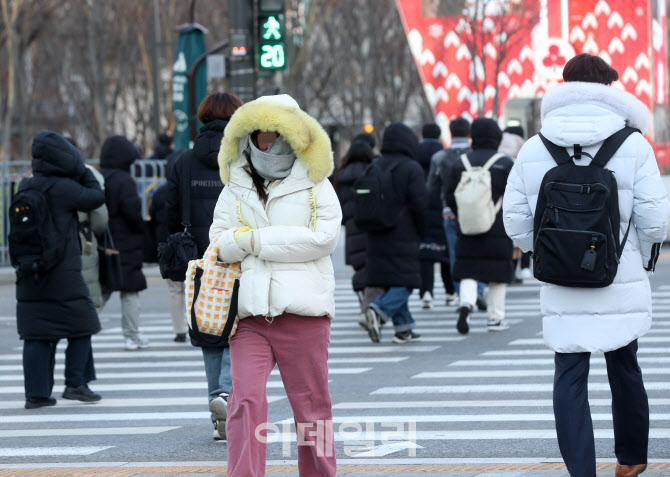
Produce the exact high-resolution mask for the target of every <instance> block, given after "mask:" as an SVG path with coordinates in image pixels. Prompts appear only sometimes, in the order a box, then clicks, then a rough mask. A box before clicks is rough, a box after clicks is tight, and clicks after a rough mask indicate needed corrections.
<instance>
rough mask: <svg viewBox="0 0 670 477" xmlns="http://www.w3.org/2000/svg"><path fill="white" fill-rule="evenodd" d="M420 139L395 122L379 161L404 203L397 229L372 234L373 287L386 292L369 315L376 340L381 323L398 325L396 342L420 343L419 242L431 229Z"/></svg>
mask: <svg viewBox="0 0 670 477" xmlns="http://www.w3.org/2000/svg"><path fill="white" fill-rule="evenodd" d="M418 145H419V140H418V138H417V136H416V134H415V133H414V131H412V130H411V129H410V128H408V127H407V126H405V125H404V124H402V123H393V124H391V125H389V126H388V127H387V128H386V130H385V131H384V138H383V140H382V148H381V153H382V157H381V158H380V159H377V161H376V162H375V164H379V166H380V167H381V168H382V169H389V168H391V167H393V169H392V170H391V177H392V179H391V180H392V184H393V189H394V193H395V199H396V201H398V203H399V204H401V207H400V209H399V213H398V216H397V219H396V223H395V225H394V226H393V227H392V228H390V229H388V230H383V231H380V232H368V233H367V255H368V261H367V266H366V269H367V273H366V275H367V285H368V286H370V287H382V288H384V289H386V293H384V294H383V295H381V296H379V297H378V298H377V299H376V300H375V301H373V302H372V303H371V304H370V306H369V307H368V310H367V312H366V318H367V324H368V327H367V329H368V334H369V335H370V339H371V340H372V341H373V342H379V340H380V338H381V332H380V328H381V324H382V322H386V321H388V320H392V321H393V327H394V329H395V336H394V338H393V341H394V342H395V343H399V344H400V343H409V342H410V341H417V340H418V339H419V335H418V334H417V333H414V332H413V331H412V328H413V327H414V318H413V317H412V314H411V313H410V311H409V308H408V300H409V297H410V295H411V293H412V289H414V288H419V287H420V286H421V266H420V263H419V240H420V237H421V234H422V233H423V231H424V230H425V225H426V220H425V213H426V207H427V206H428V192H427V191H426V181H425V178H424V175H423V169H422V168H421V166H420V165H419V164H418V163H417V162H416V161H415V160H414V157H415V155H416V150H417V147H418Z"/></svg>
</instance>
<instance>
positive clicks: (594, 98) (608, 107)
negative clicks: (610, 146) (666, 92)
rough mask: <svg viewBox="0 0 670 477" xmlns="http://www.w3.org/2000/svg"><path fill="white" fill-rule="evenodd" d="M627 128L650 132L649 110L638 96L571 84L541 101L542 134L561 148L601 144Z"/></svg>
mask: <svg viewBox="0 0 670 477" xmlns="http://www.w3.org/2000/svg"><path fill="white" fill-rule="evenodd" d="M624 126H630V127H634V128H637V129H639V130H640V131H642V133H643V134H644V133H645V132H646V131H647V129H649V109H648V108H647V107H646V106H645V105H644V104H643V103H642V102H641V101H639V100H638V99H637V98H635V96H633V95H632V94H630V93H627V92H626V91H622V90H619V89H617V88H614V87H612V86H605V85H603V84H598V83H583V82H578V81H574V82H568V83H562V84H559V85H557V86H554V87H553V88H551V89H550V90H549V91H547V93H546V94H545V96H544V98H543V99H542V134H543V135H544V136H545V137H546V138H547V139H549V140H550V141H552V142H554V143H556V144H558V145H559V146H564V147H566V146H573V145H574V144H581V145H583V146H590V145H593V144H597V143H599V142H602V141H603V140H605V139H606V138H607V137H609V136H611V135H612V134H614V133H615V132H617V131H618V130H619V129H621V128H623V127H624Z"/></svg>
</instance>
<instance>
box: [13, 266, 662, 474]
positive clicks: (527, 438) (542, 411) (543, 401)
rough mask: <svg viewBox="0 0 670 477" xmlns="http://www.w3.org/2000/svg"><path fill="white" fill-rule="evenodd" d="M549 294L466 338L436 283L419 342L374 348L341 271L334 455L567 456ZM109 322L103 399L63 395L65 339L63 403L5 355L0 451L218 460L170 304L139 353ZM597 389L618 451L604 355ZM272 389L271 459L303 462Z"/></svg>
mask: <svg viewBox="0 0 670 477" xmlns="http://www.w3.org/2000/svg"><path fill="white" fill-rule="evenodd" d="M436 283H439V280H438V281H437V282H436ZM539 290H540V286H539V284H538V283H537V282H535V281H530V282H527V283H525V284H523V285H519V286H514V287H510V288H509V293H508V296H507V306H506V313H507V316H506V320H507V321H508V322H509V323H510V325H511V327H512V328H513V329H516V330H520V329H523V330H524V333H523V334H512V333H511V332H499V333H490V332H488V331H487V327H486V314H485V313H481V312H478V313H474V314H473V319H472V323H471V330H470V333H469V334H468V335H467V336H462V335H459V334H458V333H457V331H456V308H455V307H453V306H447V305H446V303H445V299H446V295H445V294H444V291H440V290H436V292H435V297H434V308H433V309H431V310H424V309H422V308H421V302H420V300H419V297H418V294H417V293H414V294H413V295H412V297H411V301H410V309H411V311H412V313H413V315H414V317H415V319H416V322H417V325H416V331H417V332H419V333H420V334H421V335H422V338H421V341H419V342H417V343H408V344H402V345H398V344H393V343H392V341H391V340H392V337H393V331H392V326H391V324H390V323H389V324H387V325H385V327H384V328H383V331H382V340H381V343H379V344H376V343H372V342H371V341H370V339H369V338H368V336H367V332H365V331H364V330H363V329H362V328H360V326H359V325H358V324H357V321H358V318H359V316H358V315H359V304H358V298H357V297H356V295H355V294H354V293H353V291H352V290H351V283H350V280H349V278H348V277H346V276H345V277H342V278H338V280H337V284H336V292H335V294H336V310H337V312H336V319H335V320H333V322H332V324H331V344H330V347H329V357H330V359H329V373H330V378H329V379H330V386H331V394H332V398H333V413H334V429H335V443H336V453H337V456H338V458H339V459H353V460H356V459H358V460H361V461H364V460H365V459H371V458H374V459H382V460H383V459H384V458H389V459H390V458H394V459H395V460H396V461H397V462H400V461H402V459H405V458H406V459H407V463H412V462H415V461H414V460H413V459H420V458H426V459H428V458H438V457H439V458H443V457H461V458H464V459H465V460H467V459H466V458H467V457H472V458H475V457H477V458H479V457H487V455H485V453H482V452H480V451H475V450H473V449H478V447H476V444H477V442H480V441H481V442H482V443H485V442H491V441H493V440H495V441H496V442H497V447H498V453H497V454H496V452H494V451H491V452H492V453H491V457H494V456H496V455H505V456H506V457H509V458H514V457H519V458H521V457H526V456H528V452H527V448H528V447H529V446H530V447H531V448H537V449H540V447H534V446H537V445H538V443H542V445H543V446H544V447H542V448H543V449H546V448H547V446H549V448H550V449H553V452H554V454H553V455H550V454H546V453H545V454H543V455H544V456H545V457H546V456H547V455H548V456H549V457H554V458H557V457H560V454H559V453H558V449H557V446H556V445H555V443H554V441H555V437H556V436H555V431H554V422H553V419H554V418H553V410H552V385H553V354H552V352H551V351H550V350H549V349H548V348H546V346H545V345H544V342H543V340H542V337H541V334H538V332H540V330H541V320H540V310H539ZM653 298H654V311H655V318H654V325H653V327H652V329H651V331H650V333H648V334H647V335H646V336H645V337H644V338H642V339H641V340H640V351H639V362H640V366H641V367H642V371H643V375H644V377H645V384H646V386H647V392H648V394H649V403H650V410H651V421H652V429H651V432H650V455H651V456H653V455H654V454H653V452H654V449H668V448H670V399H669V398H668V396H670V394H669V393H668V390H670V370H669V369H668V364H670V347H669V346H668V343H669V342H670V287H667V286H666V287H660V288H657V289H655V291H654V294H653ZM103 318H104V319H106V320H107V321H108V322H110V323H111V326H108V327H107V328H106V329H104V330H103V331H102V332H101V333H100V334H99V335H97V336H95V337H94V339H93V348H94V358H95V364H96V371H97V378H98V379H97V380H96V381H94V382H92V383H91V388H92V389H93V390H94V391H96V392H100V393H101V394H102V395H103V399H102V401H100V402H98V403H94V404H90V403H81V402H79V401H67V400H63V399H61V398H60V393H61V391H62V389H63V369H64V367H63V352H62V351H63V350H64V348H65V343H61V344H60V345H59V351H58V353H57V363H56V368H55V369H56V371H55V377H56V379H55V386H54V397H56V398H57V399H58V404H57V405H56V406H54V407H48V408H41V409H38V410H25V409H24V408H23V404H24V398H23V372H22V366H21V359H22V353H21V347H20V343H19V342H18V341H17V342H16V344H15V346H13V347H11V348H9V349H6V350H5V352H4V353H2V354H0V458H3V459H4V458H14V459H21V461H22V462H31V459H32V461H37V460H39V459H43V458H48V457H59V458H61V457H62V458H67V456H70V457H72V456H88V457H87V458H89V459H98V460H100V461H112V460H114V449H115V448H116V447H117V446H119V445H121V444H120V443H121V442H124V441H128V439H138V441H137V442H142V443H145V444H146V443H151V442H152V441H155V442H160V441H161V439H165V436H168V435H171V434H172V433H182V434H184V435H185V436H186V437H185V438H188V439H190V440H191V444H190V445H193V446H211V445H214V446H216V447H215V448H214V449H215V452H216V453H217V454H216V458H217V460H225V445H220V444H217V443H213V442H212V441H211V426H210V421H209V419H210V416H209V412H208V409H207V397H206V395H207V382H206V379H205V372H204V367H203V362H202V354H201V352H200V350H199V349H196V348H193V347H191V346H190V344H183V343H174V342H173V341H172V338H173V337H174V334H173V332H172V327H171V325H170V319H169V316H168V314H167V310H166V311H165V313H160V312H159V311H158V310H155V309H152V310H147V313H144V314H143V316H142V326H141V329H142V331H143V333H144V335H145V336H146V337H147V338H149V340H150V342H151V346H150V347H149V348H148V349H144V350H138V351H125V350H124V349H123V338H122V334H121V328H120V327H119V326H118V318H119V316H118V314H114V313H106V314H103ZM475 350H476V352H475ZM352 383H354V384H352ZM589 391H590V403H591V408H592V412H593V421H594V427H595V429H596V431H595V437H596V441H597V445H598V446H601V447H599V448H605V449H609V448H611V447H612V445H613V444H612V430H611V429H612V422H611V420H612V417H611V412H610V410H609V406H610V399H609V384H608V382H607V375H606V368H605V362H604V359H603V357H602V356H593V358H592V360H591V378H590V386H589ZM267 394H268V402H269V420H270V422H271V423H273V424H274V425H276V426H277V428H278V429H279V432H278V433H277V434H276V435H275V436H274V439H272V440H270V443H269V448H268V458H269V459H272V458H274V459H280V458H282V457H288V458H289V459H290V458H295V456H296V454H295V449H294V450H293V454H292V456H285V455H284V454H282V452H283V451H284V450H285V448H286V443H287V442H289V443H293V445H294V443H295V441H296V434H295V427H294V424H293V418H292V414H291V410H290V406H289V403H288V400H287V399H286V394H285V392H284V389H283V384H282V381H281V376H280V373H279V371H278V370H277V369H275V370H274V371H273V372H272V373H271V376H270V379H269V382H268V385H267ZM128 442H135V441H132V440H131V441H128ZM355 443H358V445H357V446H356V445H354V444H355ZM486 445H487V446H489V444H486ZM473 446H474V447H473ZM552 446H553V447H552ZM602 446H604V447H602ZM489 447H490V446H489ZM501 449H503V450H501ZM538 452H541V451H538Z"/></svg>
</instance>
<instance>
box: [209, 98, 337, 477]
mask: <svg viewBox="0 0 670 477" xmlns="http://www.w3.org/2000/svg"><path fill="white" fill-rule="evenodd" d="M219 170H220V172H221V179H222V180H223V182H224V184H226V187H225V188H224V189H223V192H222V193H221V196H220V197H219V201H218V203H217V205H216V208H215V210H214V222H213V224H212V227H211V229H210V232H209V237H210V241H211V242H212V243H215V244H216V245H217V246H218V251H219V257H220V259H221V260H223V261H225V262H241V263H242V276H241V279H240V291H239V311H238V316H239V317H240V323H239V326H238V328H237V332H236V333H235V335H234V336H232V337H231V338H230V341H229V342H230V359H231V376H232V378H233V386H232V391H231V393H230V397H229V399H228V420H227V423H226V431H227V436H228V475H229V476H231V477H237V476H239V477H255V476H263V475H265V458H266V445H265V443H264V442H263V441H262V439H258V438H257V436H258V435H259V434H258V433H259V430H260V429H261V428H262V426H264V425H265V424H266V423H267V412H268V403H267V399H266V394H265V388H266V385H267V381H268V377H269V375H270V371H272V368H273V367H274V365H275V364H277V365H278V367H279V372H280V373H281V376H282V380H283V382H284V387H285V389H286V394H287V395H288V398H289V401H290V403H291V407H292V408H293V414H294V416H295V421H296V423H297V432H298V434H299V438H298V442H299V443H302V445H299V446H298V467H299V469H300V475H310V476H329V477H330V476H334V475H335V471H336V463H335V454H334V445H333V442H334V441H333V426H332V406H331V400H330V393H329V391H328V365H327V361H328V343H329V341H330V320H331V319H332V318H333V317H334V315H335V299H334V290H335V278H334V273H333V265H332V262H331V259H330V254H331V253H332V252H333V250H334V249H335V246H336V245H337V240H338V236H339V233H340V224H341V223H342V211H341V209H340V203H339V200H338V199H337V195H336V194H335V190H334V189H333V186H332V185H331V184H330V182H329V181H328V179H327V178H328V176H329V175H330V173H331V172H332V170H333V154H332V151H331V147H330V140H329V138H328V135H327V134H326V132H325V131H324V130H323V129H322V128H321V126H319V124H318V123H317V122H316V121H315V120H314V119H313V118H311V117H310V116H309V115H307V113H305V112H303V111H301V110H300V108H299V107H298V104H297V103H296V102H295V100H294V99H293V98H291V97H290V96H287V95H279V96H269V97H262V98H259V99H257V100H255V101H251V102H249V103H246V104H245V105H244V106H242V107H240V108H239V109H238V110H237V111H235V114H233V116H232V117H231V119H230V122H229V123H228V126H226V134H225V136H224V138H223V141H222V142H221V150H220V151H219ZM305 442H307V443H308V444H305Z"/></svg>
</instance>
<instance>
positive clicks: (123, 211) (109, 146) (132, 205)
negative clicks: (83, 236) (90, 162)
mask: <svg viewBox="0 0 670 477" xmlns="http://www.w3.org/2000/svg"><path fill="white" fill-rule="evenodd" d="M136 159H139V153H138V151H137V149H136V148H135V146H133V143H131V142H130V141H129V140H128V139H126V138H125V137H123V136H111V137H109V138H107V139H106V140H105V142H104V143H103V145H102V150H101V152H100V167H101V170H100V172H102V175H103V176H104V178H105V201H106V203H107V210H108V212H109V230H110V231H111V233H112V239H113V240H114V248H116V249H117V250H118V251H119V254H120V255H121V268H122V271H123V287H122V288H121V291H124V292H138V291H141V290H144V289H145V288H146V287H147V281H146V279H145V278H144V274H143V273H142V260H143V255H144V254H143V248H144V219H143V217H142V202H141V200H140V196H139V194H138V193H137V184H136V183H135V181H134V180H133V178H132V177H131V176H130V166H131V164H132V163H133V162H135V160H136Z"/></svg>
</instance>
